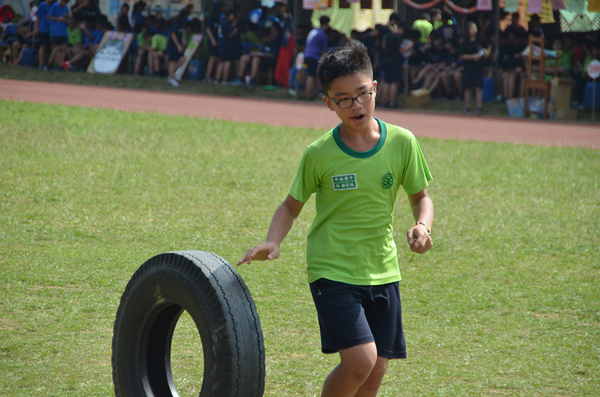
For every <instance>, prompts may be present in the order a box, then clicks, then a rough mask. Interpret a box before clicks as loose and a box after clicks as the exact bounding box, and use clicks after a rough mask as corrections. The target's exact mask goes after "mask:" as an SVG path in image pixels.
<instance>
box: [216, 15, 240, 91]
mask: <svg viewBox="0 0 600 397" xmlns="http://www.w3.org/2000/svg"><path fill="white" fill-rule="evenodd" d="M239 22H240V21H239V18H238V16H237V10H236V9H235V8H230V9H228V10H227V11H226V12H225V18H223V20H222V21H221V23H220V24H219V39H218V44H219V56H220V57H221V64H220V65H219V67H218V69H217V74H216V75H215V81H219V80H220V81H221V83H222V84H229V77H230V76H231V70H232V69H231V65H232V63H233V62H237V61H238V60H239V59H240V56H241V44H240V43H241V39H240V30H239Z"/></svg>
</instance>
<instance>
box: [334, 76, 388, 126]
mask: <svg viewBox="0 0 600 397" xmlns="http://www.w3.org/2000/svg"><path fill="white" fill-rule="evenodd" d="M369 92H373V94H372V95H371V99H370V100H368V101H363V103H359V99H354V100H353V101H352V106H350V107H348V108H345V109H342V108H341V107H340V105H338V104H337V103H339V102H341V101H343V100H344V99H349V98H350V99H351V98H356V97H358V96H361V95H362V94H367V93H369ZM376 94H377V81H375V80H373V79H372V78H371V77H370V76H368V75H367V74H365V73H355V74H351V75H349V76H342V77H336V78H335V79H333V81H332V82H331V86H330V87H329V90H328V92H327V93H326V95H325V96H324V97H323V100H324V101H325V104H326V105H327V107H328V108H329V109H330V110H332V111H334V112H335V113H336V114H337V116H338V117H339V118H340V120H341V121H342V123H343V124H344V125H345V126H346V128H348V129H350V130H354V131H363V130H366V129H368V128H371V127H372V124H371V123H372V121H373V112H374V111H375V97H376ZM366 97H367V98H368V95H366ZM342 105H344V104H343V103H342Z"/></svg>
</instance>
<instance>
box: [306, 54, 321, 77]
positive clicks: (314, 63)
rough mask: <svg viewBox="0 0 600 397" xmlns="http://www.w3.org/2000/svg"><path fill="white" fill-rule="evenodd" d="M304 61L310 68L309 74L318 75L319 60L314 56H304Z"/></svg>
mask: <svg viewBox="0 0 600 397" xmlns="http://www.w3.org/2000/svg"><path fill="white" fill-rule="evenodd" d="M304 63H305V64H306V66H307V69H308V75H309V76H311V77H317V67H318V66H319V60H318V59H314V58H304Z"/></svg>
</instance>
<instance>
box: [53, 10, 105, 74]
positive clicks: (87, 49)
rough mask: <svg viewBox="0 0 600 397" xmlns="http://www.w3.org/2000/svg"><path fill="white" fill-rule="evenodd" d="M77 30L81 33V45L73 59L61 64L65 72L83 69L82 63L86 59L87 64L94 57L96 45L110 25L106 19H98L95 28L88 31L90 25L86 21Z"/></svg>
mask: <svg viewBox="0 0 600 397" xmlns="http://www.w3.org/2000/svg"><path fill="white" fill-rule="evenodd" d="M79 28H80V29H81V30H82V31H83V43H82V45H81V48H80V49H79V51H78V52H77V53H76V54H75V55H74V56H73V58H71V59H69V60H68V61H65V62H63V64H62V66H63V68H64V69H67V70H68V69H71V68H72V67H76V66H81V67H82V68H84V67H85V66H86V65H85V64H84V62H83V61H84V60H85V59H87V61H88V62H89V61H90V60H91V59H92V58H93V57H94V55H95V54H96V50H97V49H98V45H100V42H101V41H102V38H103V37H104V32H106V31H109V30H112V25H111V24H110V23H109V22H108V21H107V20H106V19H104V18H98V20H97V21H96V24H95V28H92V29H90V23H88V22H87V21H83V22H82V23H81V24H80V25H79Z"/></svg>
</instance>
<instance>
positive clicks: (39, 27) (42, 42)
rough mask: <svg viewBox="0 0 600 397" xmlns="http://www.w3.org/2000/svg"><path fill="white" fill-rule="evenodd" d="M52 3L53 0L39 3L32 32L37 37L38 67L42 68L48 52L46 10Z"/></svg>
mask: <svg viewBox="0 0 600 397" xmlns="http://www.w3.org/2000/svg"><path fill="white" fill-rule="evenodd" d="M53 4H54V0H46V1H43V2H41V3H40V5H39V6H38V9H37V12H36V14H35V15H36V17H37V19H36V21H35V28H34V33H35V36H36V37H37V38H38V43H39V50H38V63H39V65H40V69H43V68H44V66H46V63H47V62H48V55H49V52H50V21H49V20H48V18H46V17H47V16H48V12H50V7H52V5H53Z"/></svg>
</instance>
